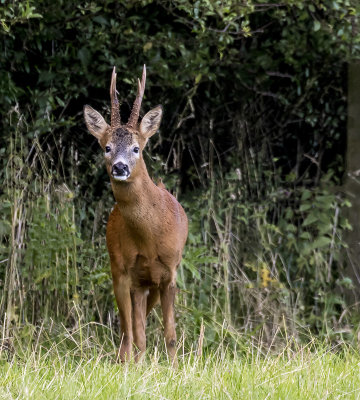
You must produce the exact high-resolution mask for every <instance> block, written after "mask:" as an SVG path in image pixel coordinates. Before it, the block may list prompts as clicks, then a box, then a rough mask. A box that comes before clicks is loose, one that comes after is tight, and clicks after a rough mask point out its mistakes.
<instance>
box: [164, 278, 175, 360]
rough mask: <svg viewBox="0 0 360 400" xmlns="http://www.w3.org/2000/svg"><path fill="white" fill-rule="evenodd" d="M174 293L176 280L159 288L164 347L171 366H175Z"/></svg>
mask: <svg viewBox="0 0 360 400" xmlns="http://www.w3.org/2000/svg"><path fill="white" fill-rule="evenodd" d="M175 294H176V282H175V280H174V281H170V282H169V283H167V284H164V285H162V287H161V288H160V299H161V308H162V313H163V319H164V336H165V343H166V348H167V351H168V354H169V357H170V360H171V362H172V365H173V366H175V367H176V366H177V359H176V331H175V313H174V302H175Z"/></svg>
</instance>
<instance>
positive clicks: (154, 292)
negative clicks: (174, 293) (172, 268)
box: [146, 287, 160, 316]
mask: <svg viewBox="0 0 360 400" xmlns="http://www.w3.org/2000/svg"><path fill="white" fill-rule="evenodd" d="M159 299H160V291H159V289H158V288H157V287H155V288H151V289H150V290H149V295H148V297H147V304H146V316H148V315H149V314H150V312H151V310H152V309H153V308H154V307H155V306H156V304H157V303H158V302H159Z"/></svg>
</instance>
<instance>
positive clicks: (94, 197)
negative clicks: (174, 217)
mask: <svg viewBox="0 0 360 400" xmlns="http://www.w3.org/2000/svg"><path fill="white" fill-rule="evenodd" d="M358 15H359V5H358V2H356V1H355V0H354V1H352V0H337V1H330V0H322V1H320V0H319V1H318V0H316V1H310V0H309V1H296V0H291V1H290V0H286V1H283V2H281V3H272V2H271V3H262V2H258V1H248V2H242V3H241V2H238V1H233V0H226V1H217V0H207V1H201V2H200V1H195V2H193V1H188V0H169V1H151V0H143V1H134V2H126V1H115V0H106V1H103V2H102V3H101V5H98V4H96V3H95V2H91V1H85V2H81V3H80V4H75V5H74V4H73V3H70V2H67V1H64V0H59V1H57V2H53V1H49V0H41V1H32V0H28V1H26V2H24V1H12V2H11V1H10V2H7V3H6V4H5V3H2V4H1V5H0V20H1V24H2V31H1V35H2V41H1V44H0V46H1V54H2V62H1V65H0V93H1V96H0V108H1V114H2V116H3V118H2V120H1V122H0V124H1V131H0V132H1V133H0V135H1V142H0V154H1V158H0V179H1V181H2V182H3V185H2V187H1V189H0V199H1V202H0V288H1V292H2V296H1V302H0V316H1V323H2V324H3V328H4V330H3V331H4V332H5V334H4V335H5V336H4V337H6V338H8V337H11V336H12V333H11V332H12V330H13V329H16V328H17V327H24V326H29V325H30V326H39V324H40V325H41V324H42V323H46V324H48V323H50V322H49V321H55V323H57V324H60V323H61V324H64V326H66V327H67V328H68V329H75V330H76V329H78V327H79V326H82V325H83V324H86V323H89V322H91V321H92V322H99V323H101V324H104V325H107V326H109V327H112V328H113V327H117V326H118V317H117V313H116V306H115V304H114V299H113V295H112V289H111V281H110V274H109V265H108V256H107V252H106V245H105V238H104V236H105V234H104V233H105V224H106V218H107V215H108V213H109V210H110V209H111V207H112V205H113V199H112V196H111V194H110V187H109V183H108V177H107V176H106V172H105V168H104V167H103V164H102V155H101V154H100V153H101V152H100V149H99V148H98V144H97V143H96V141H95V140H94V139H93V138H91V137H90V135H88V134H87V132H86V129H85V127H84V124H83V120H82V107H83V105H84V104H87V103H89V104H91V105H92V106H94V107H95V108H96V109H99V110H102V112H103V114H104V115H108V116H109V110H108V104H109V99H108V97H109V96H108V88H109V79H110V72H111V68H112V66H113V65H116V66H117V70H118V80H119V85H118V86H119V87H118V89H119V97H120V98H122V99H123V105H122V107H121V113H122V117H123V119H124V120H126V118H127V116H128V115H129V104H131V102H132V99H133V97H134V94H135V90H136V85H135V79H136V78H137V76H138V75H139V74H140V71H141V66H142V64H143V63H146V65H147V68H148V72H149V74H148V81H147V90H146V95H145V96H146V97H145V99H144V102H143V110H144V112H145V111H147V110H148V109H149V108H150V107H152V106H154V105H155V104H158V103H161V104H162V105H163V106H164V109H165V116H164V121H163V123H162V127H161V130H160V132H159V133H158V134H157V135H156V136H154V137H153V138H152V140H151V142H150V143H149V145H148V151H147V154H146V157H147V165H148V167H149V170H150V173H151V175H152V176H153V177H154V178H155V179H157V178H158V177H159V176H161V177H163V179H164V182H165V184H166V186H167V187H168V188H169V189H170V190H171V191H172V192H173V193H175V194H176V195H177V196H178V198H179V199H180V201H181V203H182V204H183V205H184V207H185V209H186V211H187V213H188V215H189V217H190V234H189V240H188V244H187V247H186V251H185V254H184V261H183V264H182V266H181V267H180V270H179V279H178V285H179V288H180V293H179V296H178V304H177V313H178V315H177V320H178V330H179V332H180V333H183V335H184V337H185V338H186V341H185V347H186V348H187V349H191V348H192V346H195V344H196V343H197V341H198V337H199V335H200V332H201V330H202V329H205V337H204V348H205V349H207V351H215V349H216V348H217V347H218V343H219V341H221V340H223V341H224V343H226V344H227V345H229V346H230V345H231V346H235V344H236V343H237V342H238V338H239V335H244V336H249V337H253V338H258V337H259V335H261V338H262V339H261V340H262V341H263V342H264V343H266V344H267V345H268V347H269V348H272V347H273V346H275V347H276V346H278V343H276V342H277V341H279V342H284V340H283V338H284V335H285V332H286V334H287V335H289V336H293V337H294V338H295V339H296V341H298V342H301V341H302V340H305V341H306V340H308V331H309V330H310V331H311V332H312V333H313V334H316V335H319V336H322V337H324V340H325V339H326V340H327V341H329V342H338V341H341V342H342V341H343V340H348V341H350V342H355V341H356V331H357V323H358V318H357V317H356V314H355V313H352V312H351V311H352V309H353V304H352V303H351V302H349V301H348V300H347V299H346V297H345V296H344V293H345V292H346V290H348V288H351V287H352V285H353V282H352V281H351V279H350V278H349V277H348V276H347V274H346V271H345V270H344V267H343V265H344V257H343V250H344V249H346V244H345V243H344V233H345V232H346V230H348V229H351V226H350V224H349V222H348V221H347V219H346V215H345V211H346V208H347V207H348V206H349V204H350V203H349V201H348V199H346V198H345V197H344V196H343V194H342V192H341V182H342V176H343V173H344V158H345V144H346V79H345V78H346V62H347V61H351V60H354V59H357V58H358V57H359V43H360V42H359V40H360V38H359V34H358V29H357V26H358ZM148 330H149V331H150V332H151V333H152V339H151V343H156V340H158V337H159V335H158V333H159V332H160V331H161V326H160V323H159V318H158V314H157V312H155V313H154V314H153V315H152V316H151V318H150V321H149V325H148ZM279 330H280V331H281V332H282V333H283V335H277V332H278V331H279ZM179 336H181V335H179ZM276 348H277V347H276ZM329 356H330V355H329ZM29 362H30V361H29ZM42 362H43V361H41V363H42ZM48 362H51V361H49V359H46V357H45V359H44V363H45V364H46V363H48ZM91 362H95V361H91ZM91 362H90V364H91ZM224 362H225V364H226V363H227V361H224ZM41 363H40V364H39V368H40V369H41V368H42V367H41V365H43V364H41ZM59 363H60V364H61V365H62V361H61V359H59ZM90 364H89V365H90ZM189 365H190V364H189ZM282 367H284V368H285V369H286V368H287V367H286V363H285V364H283V366H282ZM59 368H60V367H59ZM61 368H62V367H61ZM64 368H65V367H64ZM103 368H105V369H106V368H110V367H108V366H107V365H106V364H104V365H103ZM111 368H112V367H111ZM114 368H115V369H114V370H113V373H114V374H115V375H116V374H117V373H118V372H116V371H118V370H119V368H120V369H121V367H114ZM131 368H132V367H131ZM184 368H185V366H184ZM186 368H190V366H188V367H186ZM203 368H205V369H206V365H205V366H203ZM211 368H213V369H212V371H216V368H217V367H216V365H215V364H214V366H212V367H211ZM236 368H240V369H239V370H237V369H236V371H238V373H239V374H240V370H241V368H242V367H241V366H239V367H236ZM140 369H141V368H140ZM9 371H13V370H11V368H10V369H9ZM69 371H73V370H72V369H71V368H70V369H69ZM134 371H135V372H134V373H135V375H134V376H137V377H138V378H139V377H140V376H141V375H136V374H137V373H140V372H136V369H134ZM241 371H242V370H241ZM10 373H13V372H9V374H10ZM14 373H15V372H14ZM69 373H72V372H69ZM167 373H168V372H167ZM214 373H215V372H214ZM236 373H237V372H236ZM242 373H243V372H241V374H242ZM249 373H251V372H249ZM284 373H285V372H284ZM209 374H210V375H208V377H210V376H212V375H211V374H212V372H209ZM15 375H16V373H15ZM15 375H14V376H15ZM115 375H114V376H115ZM138 378H134V379H138ZM179 379H180V378H179ZM209 379H210V378H209ZM329 379H330V378H329ZM124 390H125V389H124ZM141 390H142V389H141ZM169 390H170V389H169ZM344 390H345V389H344Z"/></svg>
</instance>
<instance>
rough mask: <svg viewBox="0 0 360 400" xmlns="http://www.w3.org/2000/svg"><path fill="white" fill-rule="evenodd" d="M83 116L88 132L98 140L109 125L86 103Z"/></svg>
mask: <svg viewBox="0 0 360 400" xmlns="http://www.w3.org/2000/svg"><path fill="white" fill-rule="evenodd" d="M84 118H85V123H86V126H87V128H88V129H89V132H90V133H91V134H92V135H94V136H95V137H96V139H98V140H100V139H101V138H102V137H103V135H104V133H105V132H106V130H107V128H108V127H109V125H108V124H107V123H106V122H105V120H104V118H103V117H102V115H101V114H100V113H98V112H97V111H95V110H94V109H93V108H92V107H90V106H88V105H86V106H84Z"/></svg>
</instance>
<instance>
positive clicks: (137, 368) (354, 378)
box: [0, 330, 360, 399]
mask: <svg viewBox="0 0 360 400" xmlns="http://www.w3.org/2000/svg"><path fill="white" fill-rule="evenodd" d="M66 332H67V331H66V330H64V331H63V332H62V333H61V334H59V336H58V337H57V338H55V339H54V338H50V337H47V339H46V340H44V335H43V334H41V335H38V336H37V338H36V337H34V336H33V337H32V340H30V341H28V342H27V344H26V340H24V339H19V338H15V340H13V344H12V345H11V346H10V345H8V347H7V348H6V347H5V346H3V347H2V350H1V352H0V358H1V361H0V363H1V364H0V365H1V368H0V398H2V399H340V398H341V399H343V398H344V399H359V398H360V355H359V354H358V353H357V352H356V351H355V350H353V349H350V348H349V347H345V345H342V346H338V347H337V348H332V349H329V348H326V347H324V346H323V345H319V344H314V343H313V342H312V343H310V344H309V345H307V346H304V347H297V346H296V345H294V343H292V344H291V345H290V344H289V345H288V346H286V347H285V348H284V349H283V350H281V351H278V352H275V353H274V352H273V353H272V354H270V353H267V352H264V351H263V350H262V349H260V348H258V347H255V346H252V345H247V346H244V347H243V348H242V349H241V350H239V351H236V352H234V351H231V352H230V351H229V350H227V349H226V348H225V347H224V346H220V347H219V349H218V351H217V352H215V353H213V354H209V355H205V354H204V355H203V356H202V357H200V358H199V357H196V355H195V354H193V353H188V354H184V352H183V350H182V349H179V353H180V354H179V368H178V369H177V370H174V369H172V368H171V367H170V366H169V364H168V362H167V360H166V355H165V354H164V353H163V352H162V351H160V350H158V348H151V349H149V352H148V354H147V356H146V358H145V360H144V361H143V362H142V363H141V364H137V365H135V364H132V363H128V364H125V365H120V364H117V363H116V362H115V360H114V358H115V354H116V353H115V349H111V346H109V345H108V344H109V343H110V339H109V342H106V339H104V340H98V338H97V339H95V338H94V337H92V336H88V337H87V338H86V339H84V335H85V333H84V332H81V330H78V331H77V333H76V335H74V334H70V333H66ZM45 336H46V335H45ZM61 337H62V338H61ZM34 339H36V340H34ZM3 343H4V342H3ZM10 347H11V348H10ZM160 347H161V346H160ZM160 347H159V348H160Z"/></svg>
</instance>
